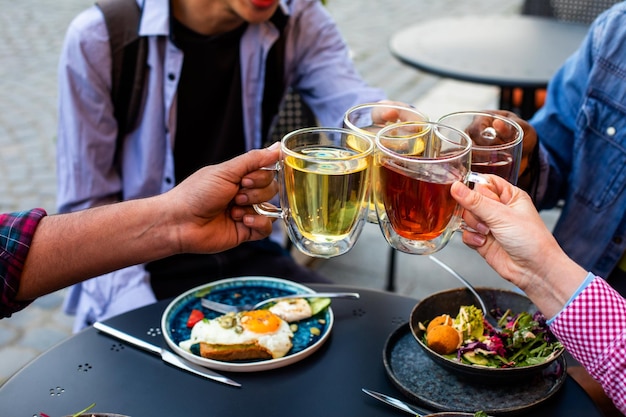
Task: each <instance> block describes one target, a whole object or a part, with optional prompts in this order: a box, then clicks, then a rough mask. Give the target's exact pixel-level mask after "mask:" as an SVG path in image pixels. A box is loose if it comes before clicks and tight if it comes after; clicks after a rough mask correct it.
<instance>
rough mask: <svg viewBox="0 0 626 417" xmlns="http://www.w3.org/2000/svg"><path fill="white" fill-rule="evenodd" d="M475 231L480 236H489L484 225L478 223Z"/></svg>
mask: <svg viewBox="0 0 626 417" xmlns="http://www.w3.org/2000/svg"><path fill="white" fill-rule="evenodd" d="M476 231H477V232H479V233H480V234H482V235H488V234H489V227H487V225H486V224H485V223H478V224H477V225H476Z"/></svg>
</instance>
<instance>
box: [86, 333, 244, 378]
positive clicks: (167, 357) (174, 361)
mask: <svg viewBox="0 0 626 417" xmlns="http://www.w3.org/2000/svg"><path fill="white" fill-rule="evenodd" d="M93 327H95V328H96V329H98V330H100V331H101V332H102V333H106V334H108V335H109V336H113V337H114V338H116V339H119V340H122V341H124V342H127V343H130V344H131V345H133V346H136V347H138V348H141V349H143V350H146V351H148V352H150V353H154V354H156V355H159V356H160V357H161V359H162V360H163V362H166V363H169V364H170V365H172V366H175V367H177V368H179V369H182V370H185V371H187V372H191V373H192V374H196V375H199V376H201V377H204V378H207V379H212V380H214V381H218V382H221V383H224V384H228V385H232V386H234V387H240V386H241V384H240V383H238V382H236V381H233V380H232V379H230V378H227V377H225V376H223V375H220V374H218V373H217V372H215V371H211V370H209V369H207V368H205V367H203V366H200V365H196V364H195V363H192V362H189V361H187V360H185V359H183V358H181V357H179V356H177V355H175V354H173V353H172V352H170V351H169V350H167V349H163V348H161V347H159V346H156V345H153V344H152V343H148V342H144V341H143V340H141V339H139V338H137V337H135V336H131V335H129V334H128V333H124V332H122V331H120V330H117V329H116V328H113V327H111V326H109V325H107V324H104V323H102V322H96V323H94V324H93Z"/></svg>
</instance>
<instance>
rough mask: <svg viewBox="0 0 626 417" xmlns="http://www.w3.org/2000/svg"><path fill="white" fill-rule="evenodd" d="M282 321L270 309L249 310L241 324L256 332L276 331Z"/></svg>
mask: <svg viewBox="0 0 626 417" xmlns="http://www.w3.org/2000/svg"><path fill="white" fill-rule="evenodd" d="M280 322H281V321H280V318H279V317H278V316H276V315H275V314H273V313H271V312H270V311H268V310H254V311H247V312H245V313H243V314H242V317H241V326H243V328H244V329H246V330H249V331H251V332H254V333H272V332H275V331H276V330H278V328H279V327H280Z"/></svg>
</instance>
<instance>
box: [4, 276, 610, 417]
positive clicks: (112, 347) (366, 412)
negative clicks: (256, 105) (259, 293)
mask: <svg viewBox="0 0 626 417" xmlns="http://www.w3.org/2000/svg"><path fill="white" fill-rule="evenodd" d="M311 287H312V288H314V289H315V290H317V291H351V292H359V293H360V294H361V298H360V299H358V300H340V299H338V300H334V301H333V303H332V308H333V312H334V314H335V323H334V327H333V329H332V333H331V337H330V338H329V339H328V340H327V341H326V343H325V344H324V346H322V347H321V348H320V349H319V350H318V351H317V352H314V353H313V354H312V355H311V356H309V357H308V358H305V359H304V360H302V361H300V362H298V363H295V364H291V365H288V366H286V367H284V368H279V369H274V370H267V371H260V372H254V373H247V372H244V373H239V372H222V371H220V373H223V374H225V375H227V376H229V377H231V378H232V379H234V380H236V381H237V382H240V383H242V385H243V386H242V387H241V388H236V387H232V386H228V385H224V384H219V383H217V382H214V381H210V380H206V379H203V378H201V377H198V376H195V375H191V374H189V373H187V372H184V371H181V370H179V369H176V368H173V367H171V366H169V365H167V364H165V363H163V362H162V361H161V359H160V358H159V357H157V356H155V355H152V354H150V353H147V352H145V351H142V350H139V349H136V348H134V347H131V346H129V345H127V344H125V343H123V342H118V341H116V340H115V339H112V338H111V337H109V336H107V335H104V334H102V333H100V332H98V331H97V330H96V329H94V328H92V327H89V328H87V329H85V330H83V331H81V332H79V333H77V334H76V335H73V336H71V337H70V338H68V339H67V340H65V341H63V342H61V343H60V344H58V345H56V346H55V347H53V348H51V349H50V350H49V351H47V352H45V353H44V354H42V355H40V356H39V357H38V358H36V359H35V360H33V361H32V362H31V363H30V364H28V365H27V366H25V367H24V368H23V369H22V370H20V371H19V372H17V373H16V374H15V375H14V376H13V377H11V378H10V379H9V380H8V381H7V382H6V383H5V384H4V385H3V386H1V387H0V416H6V417H9V416H10V417H33V416H40V414H39V413H45V414H47V415H48V416H51V417H59V416H64V415H68V414H72V413H75V412H77V411H79V410H81V409H83V408H84V407H86V406H88V405H89V404H91V403H96V408H95V409H94V411H106V412H111V413H120V414H125V415H130V416H133V417H138V416H150V417H160V416H180V415H203V416H220V417H225V416H255V415H260V416H267V415H279V414H282V413H286V414H297V415H298V416H302V417H307V416H311V417H320V416H359V417H368V416H372V417H373V416H376V417H382V416H398V415H401V413H400V412H399V411H397V410H395V409H393V408H391V407H389V406H386V405H384V404H382V403H379V402H377V401H375V400H374V399H372V398H369V397H368V396H366V395H365V394H364V393H362V392H361V388H363V387H364V388H370V389H373V390H375V391H380V392H383V393H387V394H390V395H393V396H395V397H398V398H403V396H402V394H401V393H400V392H399V391H398V390H397V389H396V388H395V387H394V386H393V385H392V383H391V382H390V380H389V379H388V377H387V375H386V373H385V369H384V366H383V361H382V352H383V347H384V344H385V342H386V340H387V337H388V336H389V335H390V334H391V333H393V331H394V330H395V329H397V328H398V327H399V326H400V325H402V324H403V323H405V322H407V321H408V317H409V313H410V311H411V309H412V308H413V307H414V306H415V304H416V303H417V300H415V299H413V298H409V297H406V296H401V295H398V294H394V293H390V292H384V291H377V290H370V289H363V288H357V287H346V286H338V285H319V284H316V285H311ZM169 301H171V300H166V301H161V302H158V303H155V304H151V305H149V306H146V307H142V308H140V309H137V310H134V311H131V312H128V313H125V314H122V315H120V316H117V317H114V318H112V319H110V320H107V321H106V323H107V324H110V325H111V326H113V327H116V328H118V329H120V330H122V331H125V332H127V333H130V334H132V335H134V336H137V337H139V338H141V339H143V340H146V341H149V342H151V343H154V344H161V345H162V346H164V347H165V346H166V344H165V341H164V340H163V338H162V335H161V330H160V323H161V316H162V313H163V311H164V309H165V308H166V307H167V305H168V303H169ZM530 414H532V415H533V416H537V417H539V416H575V415H585V416H586V417H588V416H594V415H601V413H600V411H598V409H597V408H596V406H595V405H594V404H593V402H592V401H591V399H590V398H589V396H588V395H587V394H586V393H585V392H584V390H583V389H582V388H581V387H580V386H579V385H578V384H577V383H576V382H575V381H574V380H573V379H572V378H570V377H568V378H567V380H566V382H565V384H564V385H563V387H562V388H561V390H560V391H559V392H558V393H557V394H556V395H555V396H554V397H553V398H551V399H550V400H548V401H547V402H546V403H544V404H542V405H540V406H539V407H537V408H533V409H532V411H530Z"/></svg>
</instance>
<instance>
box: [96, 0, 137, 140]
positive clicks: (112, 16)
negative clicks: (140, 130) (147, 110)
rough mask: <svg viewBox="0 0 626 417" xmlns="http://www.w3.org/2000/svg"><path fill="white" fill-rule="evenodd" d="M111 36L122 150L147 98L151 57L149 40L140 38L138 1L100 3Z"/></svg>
mask: <svg viewBox="0 0 626 417" xmlns="http://www.w3.org/2000/svg"><path fill="white" fill-rule="evenodd" d="M96 5H97V6H98V7H99V8H100V10H101V11H102V14H103V15H104V20H105V22H106V26H107V30H108V32H109V43H110V46H111V59H112V65H111V75H112V90H111V98H112V100H113V107H114V110H113V113H114V115H115V119H116V120H117V124H118V146H117V149H118V150H119V148H120V145H121V139H122V138H123V137H124V135H125V134H126V133H127V132H128V131H130V130H131V129H132V128H134V127H135V122H136V119H137V115H138V113H139V107H140V105H141V100H142V97H143V85H144V78H145V70H146V58H147V56H148V46H147V39H146V38H144V37H140V36H139V21H140V18H141V10H140V8H139V6H138V5H137V2H136V1H135V0H98V1H97V2H96Z"/></svg>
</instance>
